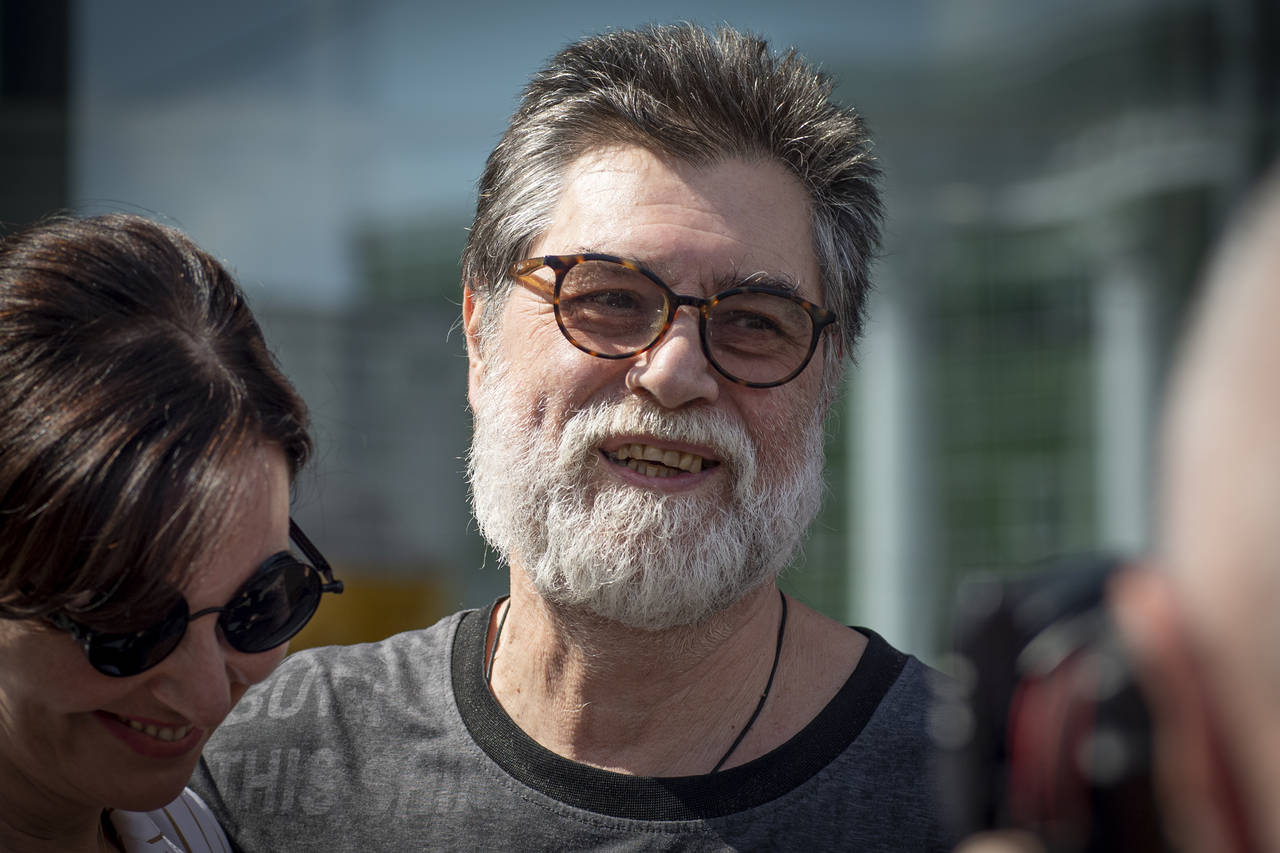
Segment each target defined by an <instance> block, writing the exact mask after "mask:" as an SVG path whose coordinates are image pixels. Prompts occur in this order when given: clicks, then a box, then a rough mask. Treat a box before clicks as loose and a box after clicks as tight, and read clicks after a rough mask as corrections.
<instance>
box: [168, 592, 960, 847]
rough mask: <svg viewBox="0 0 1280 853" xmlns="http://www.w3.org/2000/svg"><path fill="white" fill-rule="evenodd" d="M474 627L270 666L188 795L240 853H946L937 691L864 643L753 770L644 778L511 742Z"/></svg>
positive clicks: (905, 664) (457, 625)
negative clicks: (807, 719) (821, 698)
mask: <svg viewBox="0 0 1280 853" xmlns="http://www.w3.org/2000/svg"><path fill="white" fill-rule="evenodd" d="M486 617H487V613H486V612H484V611H476V610H470V611H465V612H463V613H457V614H454V615H453V616H450V617H448V618H446V619H444V620H442V621H440V622H439V623H437V624H436V625H434V626H432V627H431V628H427V629H425V630H421V631H410V632H407V633H404V634H399V635H397V636H394V637H391V638H389V639H387V640H383V641H382V642H379V643H370V644H366V645H358V646H345V647H340V646H331V647H327V648H321V649H311V650H307V651H304V652H300V653H298V654H296V655H294V656H292V657H290V658H288V659H287V660H286V661H285V662H284V663H283V664H282V665H281V666H280V668H279V669H278V670H276V672H275V673H274V674H273V675H272V676H271V678H269V679H268V680H267V681H265V682H263V683H262V684H259V685H257V686H256V687H254V688H253V689H251V690H250V691H249V692H248V693H247V694H246V696H245V698H244V699H243V700H241V702H240V704H239V705H238V706H237V707H236V709H235V710H234V711H233V712H232V714H231V715H230V716H229V717H228V718H227V720H226V722H225V723H223V725H222V726H221V728H219V729H218V731H217V733H216V734H215V735H214V737H213V739H212V740H211V741H209V744H208V746H206V747H205V751H204V758H203V759H202V760H201V762H200V766H199V767H198V768H197V770H196V775H195V776H194V777H193V779H192V782H191V785H192V787H193V788H195V789H196V790H197V791H198V792H199V793H200V795H201V796H202V797H204V799H205V801H206V802H207V803H208V804H209V806H210V808H212V809H213V812H214V813H215V814H216V815H217V817H218V818H219V820H220V821H222V824H223V826H224V827H225V828H226V830H227V833H228V835H230V836H231V838H232V840H233V841H234V842H235V843H236V844H238V845H239V846H240V847H241V848H243V849H244V850H245V851H250V852H251V853H287V851H335V850H360V851H380V850H397V851H399V850H548V851H551V850H554V851H562V850H586V849H589V850H680V851H724V850H784V851H821V850H833V851H834V850H839V851H916V850H922V851H923V850H930V851H931V850H945V849H947V845H946V844H945V843H944V842H943V840H942V833H941V830H940V829H939V826H938V817H937V810H936V807H935V803H934V796H933V785H932V784H931V773H930V770H929V762H930V755H931V750H930V746H929V739H928V737H927V735H926V733H925V715H926V712H927V709H928V702H929V696H930V691H929V686H928V684H927V680H928V679H929V678H930V677H933V676H935V675H936V673H933V672H932V671H931V670H929V669H928V668H927V667H925V666H924V665H923V664H921V663H920V662H919V661H918V660H916V659H915V658H913V657H909V656H907V655H903V654H901V653H900V652H898V651H896V650H894V649H893V648H891V647H890V646H889V645H888V644H887V643H885V641H884V640H883V639H881V638H880V637H879V636H878V635H876V634H875V633H873V632H870V631H866V630H864V629H858V630H860V631H862V633H864V634H866V635H867V636H868V637H869V639H870V642H869V644H868V646H867V649H866V651H865V652H864V654H863V656H862V660H861V661H860V662H859V664H858V667H857V669H856V670H855V671H854V673H853V674H852V675H851V676H850V678H849V680H848V682H847V683H846V684H845V686H844V687H843V688H842V689H841V691H840V692H839V693H838V694H837V695H836V697H835V698H834V699H833V700H832V701H831V703H830V704H829V705H828V706H827V707H826V708H825V709H824V710H823V711H822V713H820V714H819V715H818V716H817V717H816V718H815V719H814V720H813V721H812V722H811V723H810V724H809V725H808V726H807V727H806V728H805V729H804V730H802V731H801V732H800V733H799V734H797V735H796V736H795V737H793V738H792V739H791V740H790V741H788V742H787V743H785V744H783V745H782V746H780V747H778V748H777V749H775V750H774V751H772V752H770V753H769V754H767V755H764V756H762V757H760V758H758V759H756V760H755V761H752V762H749V763H747V764H743V765H739V766H737V767H732V768H730V769H728V770H724V771H721V772H719V773H715V774H711V775H704V776H686V777H664V778H649V777H639V776H627V775H624V774H619V773H610V772H607V771H603V770H598V769H596V768H592V767H587V766H585V765H582V764H578V763H575V762H573V761H569V760H567V759H565V758H562V757H560V756H558V755H556V754H554V753H552V752H551V751H549V750H547V749H544V748H543V747H541V746H540V745H538V744H537V743H536V742H535V741H533V740H532V739H531V738H529V737H528V736H527V735H526V734H525V733H524V732H523V731H522V730H521V729H520V728H519V727H518V726H517V725H515V723H514V722H512V720H511V719H510V718H509V717H508V716H507V715H506V714H505V713H504V712H503V710H502V707H501V706H500V705H499V704H498V702H497V701H496V700H495V699H494V698H493V695H492V694H491V693H490V692H489V690H488V687H487V685H486V684H485V681H484V669H483V660H482V658H483V653H484V645H485V632H486V628H487V626H488V620H487V618H486Z"/></svg>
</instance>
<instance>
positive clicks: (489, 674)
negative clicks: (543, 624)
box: [484, 590, 787, 773]
mask: <svg viewBox="0 0 1280 853" xmlns="http://www.w3.org/2000/svg"><path fill="white" fill-rule="evenodd" d="M778 599H779V600H780V601H781V602H782V615H781V616H780V617H779V619H778V645H777V648H775V649H774V651H773V666H771V667H770V668H769V680H768V681H766V682H765V683H764V692H762V693H761V694H760V701H759V702H758V703H756V709H755V710H754V711H752V712H751V718H750V719H748V720H747V724H746V725H745V726H743V727H742V731H740V732H738V736H737V737H736V738H734V740H733V743H732V744H730V745H729V749H728V751H727V752H725V754H724V755H722V756H720V760H719V761H717V762H716V766H715V767H712V768H711V772H712V773H715V772H716V771H718V770H719V769H720V768H721V767H723V766H724V763H725V762H726V761H728V760H729V756H731V755H733V751H734V750H735V749H737V748H738V745H739V744H741V743H742V739H743V738H745V737H746V736H747V732H749V731H751V727H752V726H753V725H755V722H756V718H758V717H759V716H760V712H761V711H763V710H764V703H765V702H766V701H768V699H769V690H770V689H771V688H772V687H773V677H774V676H775V675H777V674H778V659H779V658H781V657H782V638H783V636H785V635H786V632H787V596H786V595H785V594H783V592H782V590H778ZM510 610H511V599H510V598H508V599H507V606H506V607H504V608H502V615H501V616H499V617H498V627H497V629H496V630H495V631H494V632H493V645H492V646H491V647H490V649H489V659H488V660H486V661H485V663H484V683H485V684H487V685H489V689H490V690H492V689H493V659H494V657H496V656H497V654H498V640H500V639H501V638H502V626H503V625H505V624H506V622H507V613H508V612H510Z"/></svg>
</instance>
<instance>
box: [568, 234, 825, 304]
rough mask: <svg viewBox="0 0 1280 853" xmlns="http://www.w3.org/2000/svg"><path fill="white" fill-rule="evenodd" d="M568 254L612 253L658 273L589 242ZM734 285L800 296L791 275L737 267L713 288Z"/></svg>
mask: <svg viewBox="0 0 1280 853" xmlns="http://www.w3.org/2000/svg"><path fill="white" fill-rule="evenodd" d="M569 254H573V255H612V256H613V257H626V258H627V260H631V261H635V262H636V263H638V264H640V265H641V266H642V267H644V268H645V269H648V270H653V271H654V272H655V273H658V271H657V270H656V269H654V268H653V267H651V266H650V265H649V264H648V263H646V262H645V261H644V260H642V259H640V258H632V257H630V256H626V255H619V254H617V253H616V252H611V251H608V250H607V249H602V248H600V247H599V246H593V245H590V244H581V243H580V244H578V246H577V247H576V248H575V249H574V250H573V251H572V252H570V253H569ZM658 275H659V276H662V274H661V273H658ZM666 280H667V279H666V278H665V277H663V281H666ZM735 287H767V288H769V289H771V290H780V291H782V292H783V293H789V294H791V295H792V296H800V286H799V285H798V284H796V282H795V280H794V279H792V278H791V276H789V275H787V274H786V273H781V272H768V271H766V270H757V271H755V272H752V273H742V272H739V271H738V270H737V269H733V270H730V271H729V272H727V273H724V274H722V275H719V276H716V279H715V288H716V292H717V293H720V292H722V291H725V290H731V289H733V288H735Z"/></svg>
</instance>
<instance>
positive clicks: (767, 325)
mask: <svg viewBox="0 0 1280 853" xmlns="http://www.w3.org/2000/svg"><path fill="white" fill-rule="evenodd" d="M717 320H718V322H719V324H720V325H723V326H728V327H731V328H733V329H736V330H738V331H740V332H744V333H755V334H760V335H780V334H782V333H783V329H782V324H781V323H779V322H778V320H777V319H776V318H774V317H771V316H770V315H768V314H760V313H758V312H755V311H730V312H728V313H727V315H726V316H724V317H720V318H717Z"/></svg>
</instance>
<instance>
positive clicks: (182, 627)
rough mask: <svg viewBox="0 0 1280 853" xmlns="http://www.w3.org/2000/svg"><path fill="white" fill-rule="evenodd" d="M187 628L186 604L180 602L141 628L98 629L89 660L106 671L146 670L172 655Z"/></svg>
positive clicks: (130, 672)
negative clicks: (158, 620) (165, 614)
mask: <svg viewBox="0 0 1280 853" xmlns="http://www.w3.org/2000/svg"><path fill="white" fill-rule="evenodd" d="M186 630H187V604H186V602H185V601H181V602H179V603H178V604H177V605H176V606H175V607H174V609H173V610H172V611H170V613H169V615H168V616H166V617H165V618H164V620H163V621H161V622H159V623H157V624H155V625H151V626H148V627H146V628H144V629H142V630H141V631H130V632H124V633H119V634H107V633H97V634H94V636H93V639H92V641H91V642H90V643H89V648H88V654H89V663H91V664H93V667H94V669H96V670H98V672H101V673H103V674H105V675H112V676H116V677H121V678H122V677H124V676H129V675H137V674H138V673H140V672H144V671H146V670H148V669H150V668H151V667H153V666H155V665H156V664H158V663H160V661H162V660H164V659H165V658H166V657H168V656H169V653H170V652H172V651H173V650H174V649H176V648H177V647H178V644H179V643H181V642H182V635H183V634H184V633H186Z"/></svg>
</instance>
